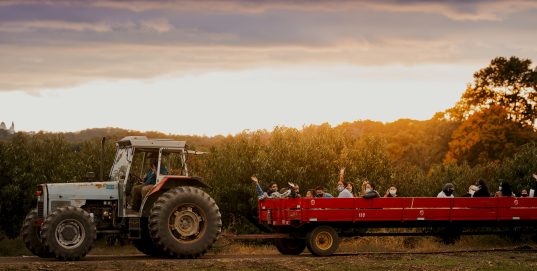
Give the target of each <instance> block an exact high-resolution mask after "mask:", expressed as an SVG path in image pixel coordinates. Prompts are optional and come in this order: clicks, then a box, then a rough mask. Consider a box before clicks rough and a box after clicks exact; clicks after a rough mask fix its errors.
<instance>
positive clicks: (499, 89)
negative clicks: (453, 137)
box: [447, 56, 537, 126]
mask: <svg viewBox="0 0 537 271" xmlns="http://www.w3.org/2000/svg"><path fill="white" fill-rule="evenodd" d="M536 104H537V68H535V69H534V70H532V69H531V60H529V59H520V58H518V57H514V56H513V57H511V58H509V59H507V58H504V57H497V58H494V59H493V60H492V61H491V62H490V64H489V66H487V67H485V68H483V69H481V70H479V71H478V72H476V73H474V82H473V83H472V84H468V86H467V89H466V91H465V92H464V94H463V95H462V97H461V99H460V101H459V102H458V103H457V104H456V105H455V107H454V108H451V109H449V110H448V112H447V113H448V114H449V116H450V117H451V118H452V119H456V120H463V119H467V118H468V117H469V116H471V115H472V114H473V113H475V112H479V111H481V110H484V109H486V108H490V107H491V106H493V105H496V106H500V107H502V108H503V109H504V110H505V111H506V112H507V117H508V119H509V120H512V121H515V122H518V123H521V124H523V125H527V126H532V125H533V124H534V123H535V119H536V118H537V110H536V108H535V106H536Z"/></svg>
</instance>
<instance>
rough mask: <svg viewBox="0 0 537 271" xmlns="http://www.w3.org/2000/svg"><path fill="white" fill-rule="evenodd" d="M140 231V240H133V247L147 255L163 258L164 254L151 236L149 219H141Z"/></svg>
mask: <svg viewBox="0 0 537 271" xmlns="http://www.w3.org/2000/svg"><path fill="white" fill-rule="evenodd" d="M140 231H141V232H140V239H133V240H132V245H133V246H134V247H135V248H136V249H138V251H140V252H142V253H143V254H145V255H148V256H153V257H156V256H162V255H163V254H164V252H163V251H162V249H160V248H159V247H158V246H157V245H156V244H155V242H154V241H153V239H151V235H150V234H149V222H148V220H147V217H141V218H140Z"/></svg>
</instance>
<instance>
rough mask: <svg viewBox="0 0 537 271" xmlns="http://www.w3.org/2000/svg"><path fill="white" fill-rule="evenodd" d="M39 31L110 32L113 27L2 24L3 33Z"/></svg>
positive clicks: (86, 24) (26, 23) (99, 25)
mask: <svg viewBox="0 0 537 271" xmlns="http://www.w3.org/2000/svg"><path fill="white" fill-rule="evenodd" d="M39 30H71V31H94V32H109V31H111V30H112V27H111V25H109V24H105V23H102V22H99V23H80V22H67V21H60V20H50V21H25V22H1V23H0V31H2V32H30V31H39Z"/></svg>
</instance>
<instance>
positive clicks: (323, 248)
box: [306, 226, 340, 256]
mask: <svg viewBox="0 0 537 271" xmlns="http://www.w3.org/2000/svg"><path fill="white" fill-rule="evenodd" d="M339 241H340V240H339V236H338V234H337V232H336V230H334V228H332V227H330V226H318V227H316V228H314V229H313V230H311V231H310V232H309V233H308V234H307V235H306V245H307V247H308V249H309V251H310V252H311V253H312V254H313V255H316V256H330V255H332V254H334V252H336V250H337V249H338V247H339Z"/></svg>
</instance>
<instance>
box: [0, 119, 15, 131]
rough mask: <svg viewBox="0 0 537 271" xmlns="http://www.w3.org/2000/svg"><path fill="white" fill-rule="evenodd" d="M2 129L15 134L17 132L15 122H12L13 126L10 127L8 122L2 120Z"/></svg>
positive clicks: (0, 127) (0, 125) (0, 126)
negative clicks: (7, 125)
mask: <svg viewBox="0 0 537 271" xmlns="http://www.w3.org/2000/svg"><path fill="white" fill-rule="evenodd" d="M0 130H3V131H7V132H8V133H10V134H14V133H15V123H14V122H11V126H10V127H9V129H8V128H7V127H6V124H5V123H4V122H3V121H2V123H0Z"/></svg>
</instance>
